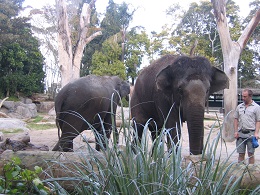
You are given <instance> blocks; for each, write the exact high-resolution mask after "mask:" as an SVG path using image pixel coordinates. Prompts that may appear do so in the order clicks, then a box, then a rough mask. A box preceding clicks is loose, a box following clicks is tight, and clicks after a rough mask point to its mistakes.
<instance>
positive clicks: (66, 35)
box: [56, 0, 102, 87]
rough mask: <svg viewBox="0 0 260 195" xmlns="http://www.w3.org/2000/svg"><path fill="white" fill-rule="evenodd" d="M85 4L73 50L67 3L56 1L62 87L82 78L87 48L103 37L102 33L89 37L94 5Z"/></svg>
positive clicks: (62, 0) (63, 0) (61, 0)
mask: <svg viewBox="0 0 260 195" xmlns="http://www.w3.org/2000/svg"><path fill="white" fill-rule="evenodd" d="M93 4H94V1H92V2H91V3H90V4H87V3H84V4H83V7H82V11H81V14H80V24H79V25H80V26H79V32H78V40H77V41H76V42H77V44H76V46H75V50H74V51H73V50H72V42H71V32H70V28H69V22H68V16H67V9H66V2H65V0H56V6H57V7H56V9H57V15H58V55H59V66H60V70H61V87H64V86H65V85H66V84H67V83H69V82H70V81H72V80H75V79H78V78H79V77H80V65H81V59H82V56H83V51H84V48H85V46H86V45H87V44H88V43H89V42H90V41H92V40H93V39H94V38H95V37H97V36H99V35H101V34H102V33H101V31H98V32H95V33H93V34H92V35H91V36H89V37H87V35H88V30H89V24H90V16H91V10H92V8H91V7H92V5H93Z"/></svg>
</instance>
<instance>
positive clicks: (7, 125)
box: [0, 118, 29, 131]
mask: <svg viewBox="0 0 260 195" xmlns="http://www.w3.org/2000/svg"><path fill="white" fill-rule="evenodd" d="M18 129H19V130H23V131H29V129H28V128H27V127H26V123H25V122H24V121H22V120H19V119H16V118H0V131H4V130H8V131H15V130H18Z"/></svg>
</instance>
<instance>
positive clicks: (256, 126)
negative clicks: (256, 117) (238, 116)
mask: <svg viewBox="0 0 260 195" xmlns="http://www.w3.org/2000/svg"><path fill="white" fill-rule="evenodd" d="M259 128H260V121H257V122H256V124H255V137H256V139H259Z"/></svg>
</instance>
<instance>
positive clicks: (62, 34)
mask: <svg viewBox="0 0 260 195" xmlns="http://www.w3.org/2000/svg"><path fill="white" fill-rule="evenodd" d="M56 9H57V15H58V56H59V67H60V71H61V86H62V87H63V86H64V85H66V84H67V83H68V82H69V81H70V80H71V72H72V45H71V37H70V29H69V23H68V15H67V8H66V5H65V0H56Z"/></svg>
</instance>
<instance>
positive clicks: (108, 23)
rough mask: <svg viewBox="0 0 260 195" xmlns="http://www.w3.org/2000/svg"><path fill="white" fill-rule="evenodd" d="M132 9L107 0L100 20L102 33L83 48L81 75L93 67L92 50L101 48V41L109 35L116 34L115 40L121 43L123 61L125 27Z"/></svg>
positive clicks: (122, 59)
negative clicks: (104, 11)
mask: <svg viewBox="0 0 260 195" xmlns="http://www.w3.org/2000/svg"><path fill="white" fill-rule="evenodd" d="M133 13H134V11H132V12H131V11H130V10H129V7H128V4H126V3H125V2H123V3H122V4H116V3H114V1H113V0H109V2H108V6H107V7H106V13H105V16H104V18H103V20H102V21H101V24H100V28H101V29H102V35H101V36H99V37H97V39H95V40H93V41H92V42H91V43H90V44H88V45H87V46H86V48H85V52H84V57H83V67H82V75H86V74H89V73H90V72H89V70H90V69H93V68H92V67H91V66H92V62H93V60H92V56H93V54H94V52H96V51H100V52H101V50H102V46H103V43H104V42H105V41H106V40H107V39H109V38H110V37H112V36H114V35H116V37H117V42H118V44H119V45H121V50H122V51H121V56H120V60H121V61H122V62H124V59H125V44H126V41H127V40H126V39H127V33H128V32H127V29H128V26H129V23H130V21H131V20H132V16H133Z"/></svg>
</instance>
